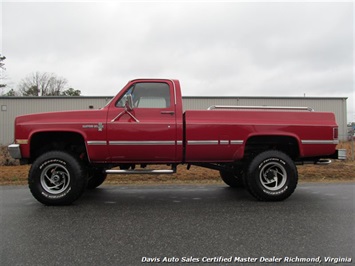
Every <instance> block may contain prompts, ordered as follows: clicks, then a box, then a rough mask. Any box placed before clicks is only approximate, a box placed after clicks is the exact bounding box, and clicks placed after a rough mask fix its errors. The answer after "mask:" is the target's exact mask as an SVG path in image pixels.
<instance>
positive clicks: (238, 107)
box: [207, 105, 314, 112]
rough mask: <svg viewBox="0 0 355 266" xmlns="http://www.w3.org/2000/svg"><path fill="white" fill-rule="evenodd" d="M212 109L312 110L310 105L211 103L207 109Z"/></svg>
mask: <svg viewBox="0 0 355 266" xmlns="http://www.w3.org/2000/svg"><path fill="white" fill-rule="evenodd" d="M214 109H266V110H298V111H309V112H314V109H313V108H311V107H298V106H266V105H265V106H238V105H211V106H210V107H208V108H207V110H214Z"/></svg>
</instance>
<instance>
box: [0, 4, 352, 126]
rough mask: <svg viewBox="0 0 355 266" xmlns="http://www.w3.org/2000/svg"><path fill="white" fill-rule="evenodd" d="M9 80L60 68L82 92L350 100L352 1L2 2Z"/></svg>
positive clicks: (60, 73) (3, 46) (14, 84)
mask: <svg viewBox="0 0 355 266" xmlns="http://www.w3.org/2000/svg"><path fill="white" fill-rule="evenodd" d="M1 9H2V10H1V13H2V32H1V36H2V43H1V54H2V55H4V56H6V58H7V59H6V61H5V67H6V76H7V80H6V82H7V83H8V84H9V87H11V88H14V89H17V86H18V84H19V83H20V81H21V80H22V79H23V78H25V77H26V76H28V75H29V74H31V73H33V72H36V71H40V72H50V73H55V74H56V75H58V76H60V77H64V78H66V79H67V80H68V85H69V86H70V87H73V88H74V89H79V90H81V91H82V95H84V96H93V95H104V96H106V95H115V94H116V93H117V92H118V91H119V90H120V89H121V88H122V87H123V85H125V84H126V83H127V81H128V80H130V79H134V78H139V77H159V78H176V79H179V80H180V81H181V84H182V89H183V95H185V96H215V95H222V96H304V94H305V95H306V96H333V97H349V99H348V108H349V113H348V121H355V113H354V105H355V102H354V98H355V97H354V94H355V93H354V55H353V50H354V5H353V3H352V2H350V1H349V2H343V3H338V2H313V3H308V2H282V1H281V2H240V1H236V2H233V1H226V2H213V1H212V2H211V1H209V2H200V1H198V2H196V1H194V2H186V1H182V2H178V1H175V2H166V1H165V2H142V1H138V2H128V1H125V2H111V1H106V2H103V3H100V2H96V3H95V2H76V3H74V2H60V3H59V2H58V3H55V2H37V3H33V2H17V3H16V2H13V1H12V2H8V1H3V2H2V3H1Z"/></svg>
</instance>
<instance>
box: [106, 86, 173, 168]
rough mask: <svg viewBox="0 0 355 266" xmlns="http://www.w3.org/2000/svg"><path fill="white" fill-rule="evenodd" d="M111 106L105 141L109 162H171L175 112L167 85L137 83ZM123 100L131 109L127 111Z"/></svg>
mask: <svg viewBox="0 0 355 266" xmlns="http://www.w3.org/2000/svg"><path fill="white" fill-rule="evenodd" d="M121 95H122V96H121V97H120V98H119V99H118V100H117V101H116V102H115V103H112V105H111V107H110V109H109V111H108V117H107V129H108V130H107V138H108V141H107V143H108V145H109V152H110V157H111V161H112V162H123V163H124V162H127V163H129V162H135V163H138V162H142V163H143V162H144V163H150V162H156V163H165V162H174V161H175V160H176V112H175V100H174V87H173V84H172V83H170V82H152V81H147V82H143V81H141V82H138V83H134V84H133V85H131V86H130V87H129V88H128V89H127V90H126V92H125V93H124V94H121ZM127 99H129V100H131V108H129V109H127V106H126V105H127Z"/></svg>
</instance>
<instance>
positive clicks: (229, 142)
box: [87, 140, 244, 146]
mask: <svg viewBox="0 0 355 266" xmlns="http://www.w3.org/2000/svg"><path fill="white" fill-rule="evenodd" d="M243 143H244V141H243V140H188V141H187V144H188V145H241V144H243ZM87 144H88V145H92V146H94V145H121V146H140V145H156V146H159V145H163V146H164V145H183V141H182V140H177V141H174V140H156V141H155V140H152V141H118V140H111V141H109V142H107V141H105V140H89V141H87Z"/></svg>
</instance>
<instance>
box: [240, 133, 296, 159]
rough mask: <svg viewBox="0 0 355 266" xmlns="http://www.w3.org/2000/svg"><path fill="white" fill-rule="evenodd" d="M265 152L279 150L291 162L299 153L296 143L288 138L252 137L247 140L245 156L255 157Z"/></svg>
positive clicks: (294, 139) (292, 138) (291, 138)
mask: <svg viewBox="0 0 355 266" xmlns="http://www.w3.org/2000/svg"><path fill="white" fill-rule="evenodd" d="M266 150H279V151H282V152H284V153H286V154H287V155H288V156H290V157H291V158H292V159H293V160H295V159H296V158H297V157H299V154H300V151H299V146H298V141H297V139H296V138H294V137H289V136H254V137H251V138H249V139H248V140H247V142H246V145H245V156H246V157H250V156H256V154H258V153H260V152H262V151H266Z"/></svg>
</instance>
